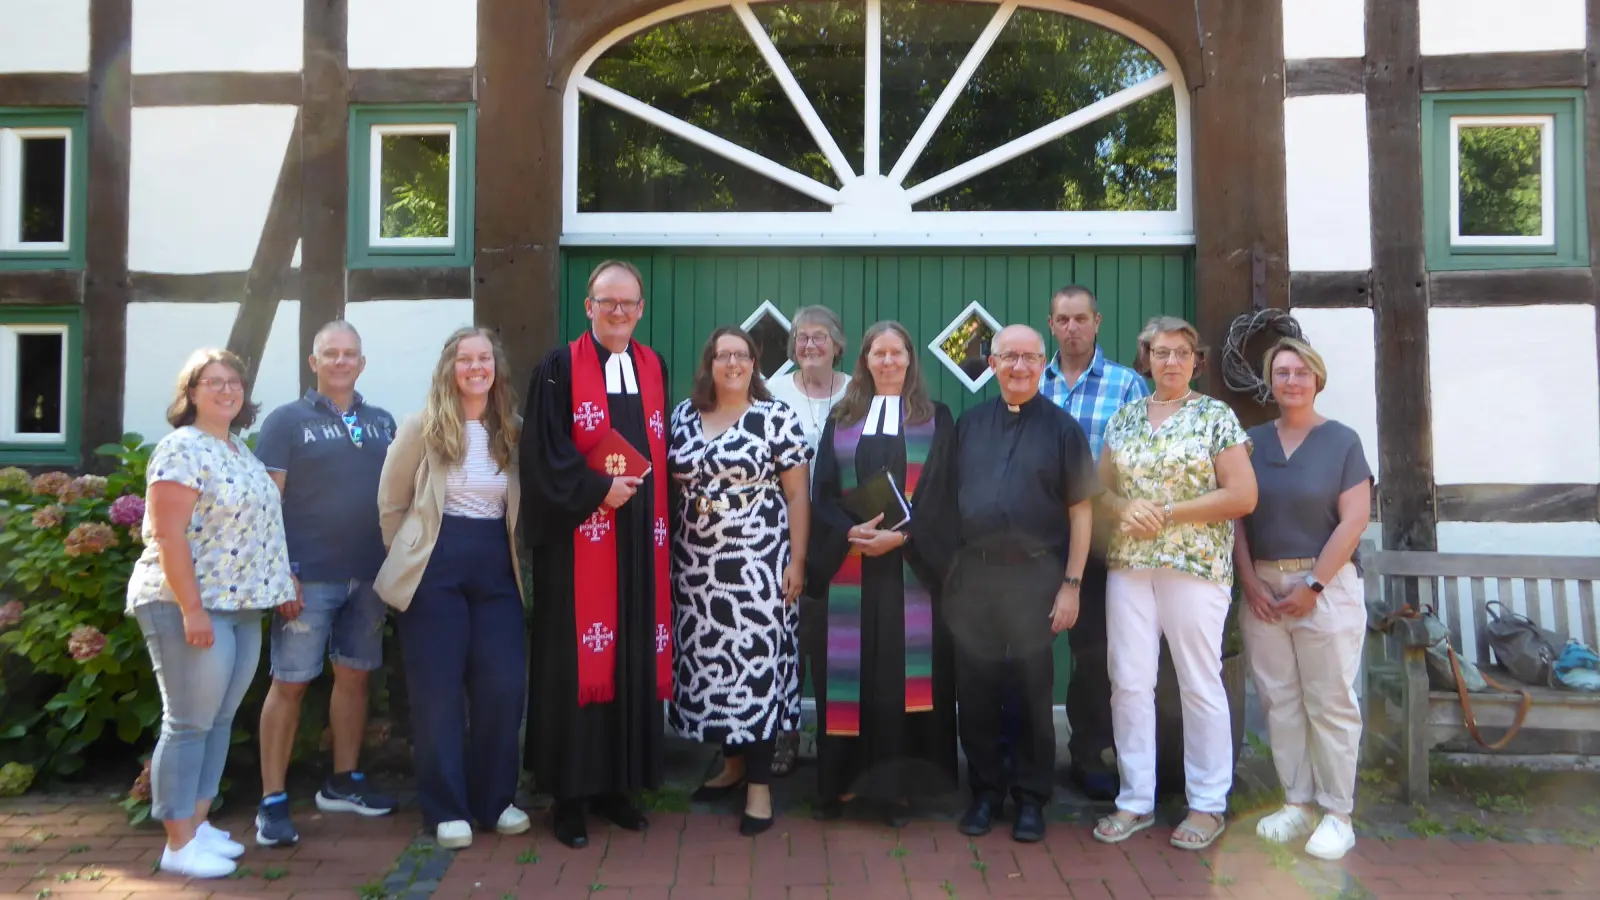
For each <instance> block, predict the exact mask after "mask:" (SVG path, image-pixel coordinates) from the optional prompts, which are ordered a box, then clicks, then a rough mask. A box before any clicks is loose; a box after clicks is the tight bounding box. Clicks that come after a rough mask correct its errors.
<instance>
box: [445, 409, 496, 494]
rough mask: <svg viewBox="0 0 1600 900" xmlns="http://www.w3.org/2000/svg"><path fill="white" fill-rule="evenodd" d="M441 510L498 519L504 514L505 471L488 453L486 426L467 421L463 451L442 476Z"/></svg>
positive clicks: (487, 431) (475, 421) (477, 422)
mask: <svg viewBox="0 0 1600 900" xmlns="http://www.w3.org/2000/svg"><path fill="white" fill-rule="evenodd" d="M444 514H445V515H447V516H465V517H467V518H469V519H498V518H501V517H502V516H504V515H505V514H506V473H504V472H502V471H500V467H499V466H498V465H497V464H496V463H495V461H494V457H492V456H490V455H489V430H488V429H486V428H484V427H483V423H482V422H479V421H477V420H476V419H474V420H473V421H471V422H468V423H467V454H466V457H465V458H464V459H462V461H461V464H460V465H458V466H452V467H451V469H450V472H449V474H447V475H446V476H445V479H444Z"/></svg>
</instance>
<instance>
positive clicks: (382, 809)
mask: <svg viewBox="0 0 1600 900" xmlns="http://www.w3.org/2000/svg"><path fill="white" fill-rule="evenodd" d="M399 805H400V804H399V802H398V801H396V800H395V798H393V797H391V796H389V795H388V794H380V793H378V792H377V791H374V790H372V786H371V785H369V784H367V779H366V776H365V775H362V774H361V773H360V772H344V773H340V774H336V775H330V776H329V777H328V780H327V781H324V782H323V783H322V790H320V791H317V809H320V810H322V811H323V812H353V813H355V814H357V815H361V816H386V815H388V814H389V813H392V812H394V810H395V807H396V806H399Z"/></svg>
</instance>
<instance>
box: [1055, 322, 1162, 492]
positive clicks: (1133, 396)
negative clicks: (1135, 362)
mask: <svg viewBox="0 0 1600 900" xmlns="http://www.w3.org/2000/svg"><path fill="white" fill-rule="evenodd" d="M1039 393H1041V394H1043V395H1044V396H1045V399H1047V400H1049V401H1050V402H1051V403H1054V404H1055V405H1057V406H1059V407H1061V408H1062V409H1064V410H1066V411H1067V412H1069V413H1071V414H1072V417H1073V418H1074V419H1077V420H1078V425H1080V426H1081V427H1082V428H1083V431H1084V434H1086V435H1088V436H1089V450H1090V451H1091V452H1092V453H1093V454H1094V459H1095V462H1097V463H1098V462H1099V461H1100V445H1101V444H1102V443H1103V442H1104V441H1105V434H1106V423H1107V422H1109V421H1111V415H1112V414H1113V413H1115V412H1116V411H1117V410H1119V409H1121V408H1122V407H1124V406H1126V405H1127V404H1129V403H1132V402H1133V401H1135V400H1137V399H1139V398H1140V397H1143V396H1145V395H1146V394H1149V393H1150V388H1149V387H1148V386H1146V385H1145V383H1144V378H1142V377H1140V375H1139V373H1138V372H1135V371H1134V370H1132V369H1130V368H1128V367H1127V366H1123V365H1118V364H1117V363H1114V362H1112V361H1111V360H1109V359H1106V354H1105V351H1104V350H1101V349H1100V347H1099V345H1096V346H1095V348H1094V360H1093V361H1091V362H1090V363H1089V368H1088V370H1087V371H1085V372H1084V373H1083V377H1081V378H1079V379H1078V383H1077V384H1067V377H1066V376H1065V375H1063V374H1062V373H1061V351H1059V350H1058V351H1056V355H1055V356H1054V357H1052V358H1051V360H1050V365H1049V366H1046V367H1045V370H1044V378H1043V379H1042V380H1041V381H1040V383H1039Z"/></svg>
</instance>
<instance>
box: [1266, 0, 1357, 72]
mask: <svg viewBox="0 0 1600 900" xmlns="http://www.w3.org/2000/svg"><path fill="white" fill-rule="evenodd" d="M1366 46H1367V39H1366V0H1283V58H1284V59H1311V58H1314V57H1319V56H1362V55H1364V54H1365V53H1366Z"/></svg>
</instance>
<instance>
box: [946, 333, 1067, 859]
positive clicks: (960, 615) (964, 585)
mask: <svg viewBox="0 0 1600 900" xmlns="http://www.w3.org/2000/svg"><path fill="white" fill-rule="evenodd" d="M1045 359H1046V357H1045V346H1044V339H1043V338H1042V337H1040V336H1039V333H1038V332H1037V331H1034V330H1033V329H1032V328H1029V327H1027V326H1026V325H1012V326H1009V327H1007V328H1005V329H1002V330H1001V331H1000V333H999V334H997V335H995V337H994V341H993V343H992V347H991V353H990V356H989V366H990V367H991V368H992V369H993V370H994V377H995V381H996V383H998V384H999V386H1000V396H999V397H996V398H993V399H991V400H988V401H986V402H984V403H981V404H979V405H977V406H975V407H973V408H971V409H969V410H967V411H966V413H964V414H963V415H962V416H961V421H960V422H958V423H957V425H956V464H955V465H954V466H953V467H952V468H953V471H951V472H948V473H947V474H946V476H945V478H944V479H942V480H943V482H944V483H943V484H941V485H940V487H939V490H942V491H945V492H947V493H946V495H945V496H946V498H948V499H952V500H953V501H954V503H955V508H956V509H957V511H958V513H959V515H958V516H957V522H956V523H954V525H955V527H957V528H959V530H960V535H959V545H960V548H961V549H960V552H959V553H958V554H957V558H956V564H955V567H954V569H953V571H952V572H951V575H950V581H949V584H948V586H947V589H946V596H947V597H948V598H949V599H948V600H947V601H946V605H947V618H948V621H949V623H950V629H951V632H952V634H953V636H954V641H955V647H956V692H957V698H958V702H959V704H960V710H961V715H960V726H959V727H960V733H961V747H962V750H963V751H964V752H965V753H966V756H967V776H968V783H969V785H970V787H971V789H972V805H971V806H970V807H969V808H968V809H967V812H966V814H965V815H964V816H962V818H961V824H960V828H961V831H962V833H963V834H967V835H980V834H984V833H986V832H988V831H989V829H990V828H991V827H992V826H993V823H994V818H995V816H996V815H997V814H998V813H999V812H1000V811H1001V809H1002V808H1003V807H1004V805H1005V798H1006V794H1007V792H1008V790H1009V793H1010V794H1011V796H1012V798H1013V799H1014V801H1015V803H1016V806H1017V814H1016V817H1015V820H1014V823H1013V827H1012V837H1013V838H1015V839H1016V840H1018V841H1024V842H1032V841H1038V840H1041V839H1043V838H1044V805H1045V804H1046V803H1047V802H1049V800H1050V794H1051V789H1052V773H1053V769H1054V766H1055V756H1056V733H1055V725H1054V721H1053V718H1052V715H1051V703H1050V691H1051V686H1052V684H1053V682H1054V680H1055V671H1054V670H1055V665H1054V658H1053V656H1052V654H1051V646H1052V644H1053V642H1054V639H1055V636H1056V635H1057V634H1059V633H1060V632H1062V631H1065V630H1066V629H1068V628H1071V627H1072V625H1073V623H1074V622H1075V621H1076V620H1077V617H1078V587H1079V583H1080V581H1081V579H1082V577H1083V567H1084V564H1085V561H1086V560H1087V559H1088V555H1089V529H1090V520H1091V515H1090V509H1089V507H1090V498H1092V497H1093V496H1094V494H1095V493H1096V492H1097V491H1098V486H1097V482H1096V481H1095V474H1094V465H1093V456H1092V455H1091V454H1090V452H1089V442H1088V440H1087V438H1085V437H1084V433H1083V429H1082V428H1081V427H1079V425H1078V423H1077V422H1076V421H1075V420H1074V419H1073V418H1072V416H1071V415H1069V414H1068V413H1067V412H1065V411H1064V410H1062V409H1061V408H1060V407H1058V406H1056V405H1055V404H1053V403H1051V402H1050V401H1049V400H1048V399H1046V398H1045V397H1042V396H1040V394H1039V377H1040V374H1041V373H1042V372H1043V371H1044V366H1045ZM1008 679H1014V681H1013V683H1012V686H1013V688H1014V690H1015V696H1017V697H1018V698H1019V700H1020V703H1019V706H1020V714H1021V726H1022V727H1021V735H1020V737H1021V740H1020V741H1019V742H1018V746H1017V747H1016V748H1015V755H1016V763H1015V774H1014V777H1012V778H1011V779H1007V777H1006V773H1005V770H1004V768H1003V764H1002V754H1001V740H1002V722H1001V714H1000V707H1001V701H1002V698H1003V697H1004V696H1005V695H1006V693H1007V690H1006V687H1007V682H1008ZM1008 780H1009V781H1010V782H1011V783H1010V784H1009V785H1008V784H1007V783H1006V782H1007V781H1008Z"/></svg>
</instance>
